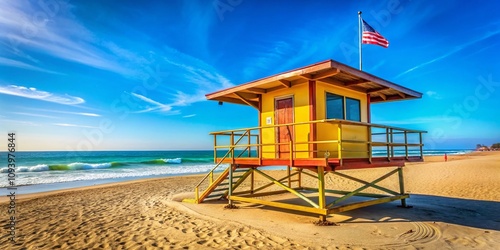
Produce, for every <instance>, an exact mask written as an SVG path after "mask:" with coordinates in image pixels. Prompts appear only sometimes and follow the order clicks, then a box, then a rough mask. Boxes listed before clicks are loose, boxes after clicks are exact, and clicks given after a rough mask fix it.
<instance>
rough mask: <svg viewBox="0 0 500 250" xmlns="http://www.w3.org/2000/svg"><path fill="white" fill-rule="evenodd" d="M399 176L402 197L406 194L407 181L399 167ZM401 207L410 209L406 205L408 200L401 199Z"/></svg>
mask: <svg viewBox="0 0 500 250" xmlns="http://www.w3.org/2000/svg"><path fill="white" fill-rule="evenodd" d="M398 176H399V193H400V194H401V195H404V194H405V180H404V178H403V168H402V167H399V168H398ZM401 207H405V208H406V207H408V206H407V205H406V199H401Z"/></svg>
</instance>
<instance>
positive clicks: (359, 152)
mask: <svg viewBox="0 0 500 250" xmlns="http://www.w3.org/2000/svg"><path fill="white" fill-rule="evenodd" d="M421 96H422V94H421V93H419V92H416V91H414V90H411V89H408V88H405V87H403V86H400V85H397V84H394V83H391V82H389V81H387V80H384V79H381V78H379V77H376V76H373V75H371V74H368V73H366V72H363V71H360V70H357V69H354V68H352V67H349V66H347V65H344V64H341V63H339V62H336V61H333V60H327V61H323V62H319V63H316V64H313V65H309V66H306V67H303V68H299V69H295V70H291V71H288V72H284V73H281V74H277V75H274V76H270V77H266V78H263V79H259V80H256V81H252V82H249V83H245V84H242V85H238V86H235V87H232V88H228V89H224V90H221V91H218V92H215V93H211V94H207V95H206V97H207V99H208V100H215V101H219V102H225V103H236V104H243V105H248V106H251V107H253V108H255V109H257V110H258V126H257V127H253V128H243V129H235V130H228V131H220V132H213V133H211V135H213V137H214V160H215V163H216V166H215V167H214V169H213V170H212V171H210V172H209V173H208V174H207V175H206V176H205V177H204V178H203V179H202V180H201V181H200V182H199V183H198V184H197V185H196V187H195V197H194V199H186V200H185V201H187V202H193V203H201V202H204V201H207V200H210V199H221V198H225V199H227V200H228V201H229V205H232V204H233V202H249V203H254V204H261V205H265V206H273V207H278V208H283V209H291V210H297V211H303V212H308V213H313V214H317V215H319V216H320V221H325V220H326V216H327V215H329V214H333V213H339V212H343V211H348V210H352V209H356V208H360V207H365V206H370V205H375V204H380V203H385V202H391V201H394V200H401V203H402V206H406V203H405V199H407V198H408V197H409V194H407V193H405V190H404V179H403V169H402V167H403V166H404V165H405V162H408V161H422V160H423V158H422V146H423V144H422V133H425V131H417V130H409V129H403V128H396V127H389V126H384V125H379V124H372V123H371V122H370V106H371V105H372V104H375V103H380V102H388V101H396V100H408V99H414V98H420V97H421ZM226 115H231V114H226ZM266 166H286V169H287V170H286V176H283V178H279V179H277V178H273V177H271V176H270V175H268V174H266V172H264V171H262V168H263V167H266ZM377 167H394V169H392V168H391V169H390V171H389V172H388V173H386V174H385V175H383V176H380V178H377V179H376V180H373V181H367V180H362V179H358V178H356V177H353V176H350V175H348V174H347V173H348V171H343V170H349V169H359V168H377ZM366 171H369V170H366ZM257 174H258V175H261V176H262V177H263V178H265V179H267V180H269V183H267V184H265V185H260V186H257V185H256V183H255V175H257ZM327 174H332V175H336V176H338V177H341V178H347V179H349V180H351V181H356V182H359V183H360V184H362V186H361V187H360V188H358V189H356V190H351V191H341V190H330V189H328V187H325V175H327ZM396 174H397V175H398V179H399V190H396V191H395V190H390V189H388V188H385V187H382V186H380V185H378V184H377V183H379V182H380V181H382V180H384V179H386V178H388V177H389V176H392V175H396ZM304 175H306V176H309V177H314V178H315V179H317V185H316V186H314V187H306V186H303V185H302V178H303V176H304ZM245 181H246V182H249V184H248V185H246V186H245V188H243V185H241V184H242V183H243V182H245ZM270 186H278V187H279V188H280V190H273V191H268V190H267V189H268V188H269V187H270ZM369 187H371V188H375V189H377V190H379V191H381V192H383V193H384V194H380V192H379V193H364V192H362V191H363V190H365V189H367V188H369ZM287 192H289V193H291V194H294V195H295V196H297V197H298V198H300V199H302V200H303V202H302V203H303V204H291V203H288V202H285V201H272V200H269V199H266V198H265V197H270V196H272V195H276V194H282V193H287ZM311 193H313V194H315V195H314V197H311ZM306 194H307V195H306ZM333 196H335V197H333ZM353 196H361V197H367V198H369V199H363V200H362V201H359V200H357V201H356V202H351V203H349V202H347V201H348V200H349V198H351V197H353ZM332 197H333V198H332ZM327 198H328V199H327ZM332 199H333V200H332ZM346 200H347V201H346ZM327 201H328V202H327Z"/></svg>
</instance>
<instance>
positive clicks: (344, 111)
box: [324, 91, 361, 122]
mask: <svg viewBox="0 0 500 250" xmlns="http://www.w3.org/2000/svg"><path fill="white" fill-rule="evenodd" d="M328 95H334V96H338V97H341V99H342V117H343V118H329V117H328ZM347 99H350V100H353V101H357V102H358V103H359V105H358V110H357V112H358V114H359V120H350V119H347ZM324 103H325V118H326V119H338V120H346V121H354V122H361V100H360V99H356V98H352V97H348V96H344V95H339V94H335V93H332V92H328V91H325V102H324Z"/></svg>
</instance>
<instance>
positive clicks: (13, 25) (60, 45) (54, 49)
mask: <svg viewBox="0 0 500 250" xmlns="http://www.w3.org/2000/svg"><path fill="white" fill-rule="evenodd" d="M40 2H41V1H39V2H36V1H35V2H29V1H4V2H2V8H0V29H2V32H3V33H4V36H3V37H0V41H1V40H3V42H4V43H5V44H6V45H7V46H6V47H5V48H6V50H7V51H10V52H11V53H12V54H14V55H17V56H21V57H23V58H25V59H28V60H30V61H36V59H33V58H32V57H31V56H29V55H26V51H30V50H34V51H37V52H40V53H44V54H48V55H50V56H53V57H55V58H60V59H63V60H67V61H72V62H76V63H81V64H84V65H87V66H90V67H94V68H98V69H103V70H108V71H112V72H116V73H119V74H122V75H131V74H132V71H131V70H130V69H127V68H125V67H123V66H122V65H120V63H118V62H117V61H115V60H114V56H113V55H112V54H109V53H106V51H103V50H102V49H99V46H100V43H101V41H99V40H98V39H97V38H96V36H95V35H94V34H93V33H92V32H90V31H89V30H88V29H87V28H86V27H84V25H82V24H81V23H80V22H78V21H77V20H76V19H75V18H74V15H73V14H72V13H71V12H70V10H71V9H72V6H69V5H68V3H65V2H62V1H56V2H54V6H53V9H54V10H53V13H50V15H46V16H48V17H49V18H48V19H46V20H37V21H38V22H37V23H34V21H33V20H35V17H37V16H34V15H35V14H36V13H42V12H43V10H44V9H43V8H40V6H39V4H40ZM10 63H11V64H12V62H10ZM17 65H18V66H20V67H24V68H26V69H33V70H37V69H36V66H33V65H29V64H26V63H25V64H17Z"/></svg>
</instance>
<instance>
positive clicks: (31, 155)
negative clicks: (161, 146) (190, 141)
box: [0, 150, 471, 194]
mask: <svg viewBox="0 0 500 250" xmlns="http://www.w3.org/2000/svg"><path fill="white" fill-rule="evenodd" d="M470 151H471V150H425V151H424V155H444V154H445V153H446V154H448V155H453V154H464V153H467V152H470ZM403 153H404V151H396V155H401V154H403ZM414 153H416V152H412V154H414ZM373 155H374V156H383V155H385V152H383V151H375V152H374V153H373ZM1 156H2V157H0V189H1V190H0V194H2V193H4V192H6V187H7V186H8V180H7V179H8V177H7V174H8V169H7V160H6V159H7V157H6V156H7V153H6V152H2V153H1ZM2 159H3V160H4V162H1V160H2ZM15 159H16V162H15V163H16V177H15V185H16V186H18V187H19V186H21V188H23V189H24V190H25V191H26V192H30V193H31V192H37V191H47V190H54V189H62V188H67V187H75V186H90V185H95V184H101V183H110V182H118V181H125V180H131V179H143V178H151V177H161V176H174V175H188V174H197V173H207V172H208V171H210V170H211V169H212V168H213V167H214V166H215V165H214V163H213V151H211V150H207V151H97V152H16V153H15Z"/></svg>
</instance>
